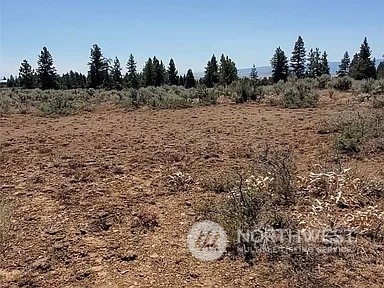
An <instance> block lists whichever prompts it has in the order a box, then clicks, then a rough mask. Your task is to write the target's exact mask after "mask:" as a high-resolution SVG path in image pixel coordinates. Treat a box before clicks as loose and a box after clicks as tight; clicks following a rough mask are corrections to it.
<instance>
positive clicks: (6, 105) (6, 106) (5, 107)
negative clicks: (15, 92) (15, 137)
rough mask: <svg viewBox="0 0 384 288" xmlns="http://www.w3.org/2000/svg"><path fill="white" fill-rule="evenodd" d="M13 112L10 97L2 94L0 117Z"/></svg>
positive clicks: (0, 98)
mask: <svg viewBox="0 0 384 288" xmlns="http://www.w3.org/2000/svg"><path fill="white" fill-rule="evenodd" d="M10 110H11V99H10V98H9V96H8V95H6V94H3V93H1V94H0V116H3V115H6V114H8V113H9V112H10Z"/></svg>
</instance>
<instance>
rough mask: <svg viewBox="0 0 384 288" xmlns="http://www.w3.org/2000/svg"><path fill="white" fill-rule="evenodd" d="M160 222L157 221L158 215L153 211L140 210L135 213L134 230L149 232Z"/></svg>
mask: <svg viewBox="0 0 384 288" xmlns="http://www.w3.org/2000/svg"><path fill="white" fill-rule="evenodd" d="M157 226H159V222H158V221H157V215H156V214H154V213H152V212H143V211H141V212H139V213H137V214H136V215H135V218H134V221H133V224H132V232H136V231H138V232H148V231H153V230H154V229H155V228H156V227H157Z"/></svg>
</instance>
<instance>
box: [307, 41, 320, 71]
mask: <svg viewBox="0 0 384 288" xmlns="http://www.w3.org/2000/svg"><path fill="white" fill-rule="evenodd" d="M317 66H318V63H316V58H315V52H314V51H313V49H312V48H311V50H309V53H308V64H307V76H308V77H311V78H313V77H315V76H316V72H315V70H316V68H317Z"/></svg>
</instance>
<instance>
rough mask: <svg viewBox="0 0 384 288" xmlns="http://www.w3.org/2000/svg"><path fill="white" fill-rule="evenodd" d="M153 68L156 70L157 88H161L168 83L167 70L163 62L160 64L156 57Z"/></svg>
mask: <svg viewBox="0 0 384 288" xmlns="http://www.w3.org/2000/svg"><path fill="white" fill-rule="evenodd" d="M153 66H154V70H155V86H157V87H159V86H161V85H163V84H165V82H166V78H167V75H166V74H167V70H166V69H165V65H164V63H163V61H160V62H159V60H158V59H157V58H156V57H153Z"/></svg>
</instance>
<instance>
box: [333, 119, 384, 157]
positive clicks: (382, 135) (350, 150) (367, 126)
mask: <svg viewBox="0 0 384 288" xmlns="http://www.w3.org/2000/svg"><path fill="white" fill-rule="evenodd" d="M338 126H339V127H338V129H337V130H338V135H337V137H336V140H335V148H336V150H337V151H338V152H340V153H347V154H355V153H358V152H360V150H361V145H362V144H363V143H365V142H366V141H368V140H370V139H384V118H383V115H380V114H367V115H363V116H362V115H359V114H358V115H357V116H352V117H348V118H346V119H341V120H340V123H339V124H338Z"/></svg>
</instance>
